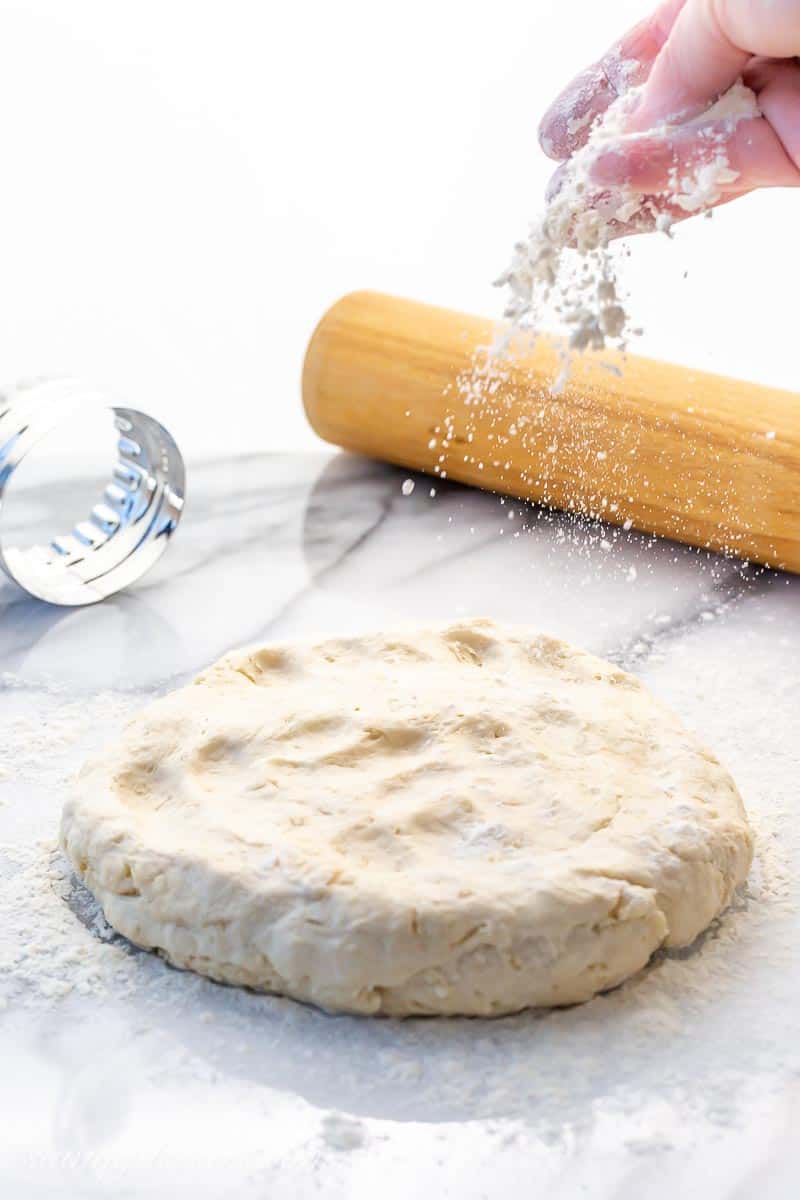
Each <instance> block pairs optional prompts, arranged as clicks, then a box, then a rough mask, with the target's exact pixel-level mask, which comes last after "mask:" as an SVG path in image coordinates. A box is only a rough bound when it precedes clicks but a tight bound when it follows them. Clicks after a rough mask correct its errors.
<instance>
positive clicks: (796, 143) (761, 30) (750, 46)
mask: <svg viewBox="0 0 800 1200" xmlns="http://www.w3.org/2000/svg"><path fill="white" fill-rule="evenodd" d="M798 55H800V0H772V2H771V3H767V2H766V0H667V2H666V3H663V4H661V5H660V6H659V7H658V8H657V9H656V10H655V12H654V13H652V14H651V15H650V16H649V17H647V18H645V20H644V21H642V22H640V23H639V24H638V25H637V26H635V27H634V29H632V30H631V31H630V32H629V33H627V34H626V35H625V36H624V37H623V38H622V39H620V41H618V42H616V43H615V44H614V45H613V46H612V48H611V49H610V50H609V51H608V52H607V53H606V54H605V55H604V56H603V58H602V59H600V60H599V62H597V63H596V64H594V65H593V66H592V67H589V68H588V69H587V70H586V71H584V72H582V73H581V74H580V75H579V76H578V77H577V78H576V79H575V80H573V82H572V83H570V84H569V85H568V86H567V88H565V90H564V91H563V92H562V93H561V95H560V96H559V97H558V98H557V100H556V101H555V102H554V103H553V104H552V106H551V107H550V109H549V110H548V112H547V113H546V114H545V116H544V118H543V120H542V123H541V126H540V130H539V137H540V142H541V145H542V148H543V149H544V150H545V152H546V153H547V154H548V155H549V156H550V157H551V158H554V159H556V160H559V161H562V162H563V161H565V160H567V159H569V158H570V157H571V156H572V155H573V154H574V153H575V151H576V150H578V149H580V148H581V147H582V146H583V145H585V143H586V141H587V139H588V137H589V134H590V131H591V129H592V127H593V126H594V125H595V123H596V121H597V119H598V118H599V117H600V116H601V115H602V114H603V113H604V112H605V111H606V109H607V108H609V106H610V105H611V104H612V103H613V102H614V101H615V100H616V99H617V98H618V97H619V96H621V95H624V94H626V93H629V92H631V90H632V89H637V93H636V94H635V96H634V97H633V98H632V102H631V106H630V108H629V110H628V113H627V115H626V127H625V131H624V133H623V135H622V136H620V138H619V139H618V140H617V141H616V142H615V143H613V144H611V145H609V144H608V143H607V142H606V143H604V145H603V147H602V149H601V151H600V152H599V153H598V155H597V157H596V159H595V161H594V163H593V165H592V170H591V176H592V179H593V181H594V183H596V185H597V188H598V194H602V193H607V192H608V191H609V190H613V189H615V188H618V187H626V188H628V189H631V190H634V191H637V192H641V193H642V194H643V195H646V196H648V197H650V199H651V203H650V205H649V206H648V207H649V210H650V211H651V212H653V213H654V212H656V211H666V212H668V213H669V215H670V216H671V217H672V218H678V219H680V218H681V217H685V216H687V215H689V214H690V213H691V212H692V211H695V209H694V207H693V206H692V205H689V206H688V208H687V206H686V205H685V204H684V205H682V204H676V203H675V201H674V193H675V185H676V181H680V180H681V179H685V178H687V177H692V178H696V177H697V176H698V174H702V171H703V169H704V167H706V166H707V165H708V164H711V163H713V162H715V161H719V160H720V158H721V157H722V158H724V160H725V162H726V165H727V170H726V171H725V172H717V174H716V176H715V187H714V191H713V193H711V195H710V197H709V199H708V203H707V204H703V205H702V206H703V207H709V206H712V205H715V204H721V203H725V202H727V201H728V200H732V199H735V198H736V197H738V196H741V195H743V194H744V193H746V192H749V191H752V190H753V189H755V188H760V187H796V186H799V185H800V63H798V61H797V57H796V56H798ZM739 79H741V80H742V82H743V84H744V85H745V86H746V87H747V88H748V89H751V91H752V92H753V93H754V95H755V102H756V104H757V111H756V110H755V105H754V106H753V107H754V111H753V112H752V113H748V112H747V111H744V112H739V113H738V115H737V116H736V118H735V119H731V118H730V116H729V115H726V114H725V111H724V106H723V112H722V114H721V115H720V111H719V107H718V106H717V102H718V100H719V98H720V97H721V96H724V95H725V93H726V92H727V91H728V90H729V89H730V88H731V87H733V86H734V85H735V84H736V83H737V80H739ZM742 94H744V93H742ZM712 108H713V111H709V110H712ZM706 114H707V117H706ZM557 182H558V173H557V175H556V185H555V186H557ZM620 232H628V230H627V229H624V228H620Z"/></svg>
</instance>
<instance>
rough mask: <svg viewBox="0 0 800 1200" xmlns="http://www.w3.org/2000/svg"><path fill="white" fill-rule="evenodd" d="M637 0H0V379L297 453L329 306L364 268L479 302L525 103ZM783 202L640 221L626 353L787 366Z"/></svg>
mask: <svg viewBox="0 0 800 1200" xmlns="http://www.w3.org/2000/svg"><path fill="white" fill-rule="evenodd" d="M647 8H648V5H647V4H646V3H642V2H637V0H614V3H613V4H612V3H607V4H605V3H601V2H600V0H554V2H551V0H493V2H492V3H491V4H487V3H485V0H482V2H481V3H473V2H470V0H424V2H423V0H403V3H392V4H389V3H386V2H385V0H289V2H287V3H280V4H278V3H273V2H271V0H253V2H248V0H224V2H223V0H217V2H216V3H205V2H202V0H194V2H191V0H137V2H136V3H120V2H119V0H70V2H69V3H64V0H17V2H10V0H0V212H1V213H2V222H1V223H0V264H1V265H2V282H3V286H2V291H0V378H2V379H3V380H4V381H11V380H13V379H15V378H18V377H21V376H25V375H30V374H39V373H41V372H64V371H66V372H69V373H74V374H77V375H79V376H82V377H85V378H86V379H88V380H91V381H92V382H94V383H96V384H100V385H103V386H107V387H110V388H113V389H114V390H115V391H116V392H117V393H118V394H122V395H123V396H125V397H126V398H127V399H129V400H130V401H132V402H138V403H139V404H140V405H141V406H142V407H144V408H146V409H148V410H149V411H151V412H153V413H154V414H156V415H158V416H160V417H161V419H162V420H164V421H165V423H167V424H168V425H170V426H171V427H172V428H173V430H174V432H175V434H176V435H177V436H178V438H179V440H180V442H181V444H182V445H183V447H184V449H185V450H186V451H187V452H188V454H189V455H190V456H199V455H207V454H211V453H214V452H217V451H229V450H270V449H276V448H302V447H309V446H313V445H314V444H315V439H314V437H313V435H312V434H311V433H310V431H309V430H308V428H307V426H306V425H305V421H304V418H303V414H302V409H301V406H300V400H299V389H298V378H299V372H300V366H301V361H302V353H303V349H304V346H305V343H306V341H307V338H308V336H309V334H310V332H311V330H312V328H313V326H314V324H315V322H316V320H317V319H318V318H319V316H320V315H321V313H322V312H323V310H324V309H325V307H326V306H327V305H328V304H329V303H331V302H332V301H333V300H335V299H336V298H337V297H338V296H339V295H340V294H342V293H344V292H346V291H348V290H350V289H353V288H358V287H374V288H379V289H383V290H386V291H392V292H396V293H399V294H406V295H409V296H413V297H417V298H419V299H425V300H430V301H433V302H438V303H443V304H449V305H452V306H453V307H460V308H463V309H466V310H474V311H478V312H483V313H485V314H487V315H499V311H500V307H501V298H500V296H499V294H498V293H496V292H494V291H493V290H492V288H491V286H490V284H491V280H492V279H493V278H494V277H495V276H496V275H497V274H498V273H499V271H500V269H501V268H502V267H503V266H504V265H505V262H506V259H507V257H508V253H509V250H510V246H511V244H512V243H513V241H514V240H515V239H516V238H517V237H518V236H519V235H520V234H522V233H523V232H524V231H525V228H526V226H527V223H528V220H529V219H530V218H531V217H532V216H533V215H534V213H535V211H536V210H537V208H538V206H539V204H540V196H541V193H542V190H543V188H544V185H545V182H546V179H547V177H548V174H549V171H550V165H549V164H548V162H547V160H546V159H545V158H544V156H543V155H542V154H541V152H540V151H539V149H538V146H537V143H536V136H535V131H536V125H537V122H538V118H539V116H540V114H541V112H542V111H543V109H544V108H545V106H546V105H547V103H548V102H549V100H550V99H551V98H552V97H553V95H554V93H555V92H556V91H557V90H558V89H559V88H560V86H561V85H562V84H563V83H564V82H566V80H567V79H568V78H569V77H570V75H571V74H572V73H574V72H575V71H576V70H577V69H578V68H580V67H581V66H582V65H584V64H585V63H586V62H587V61H588V60H590V59H592V58H594V57H596V55H597V54H598V53H599V52H600V51H602V49H603V48H604V47H605V46H606V45H607V44H608V43H609V42H610V41H611V40H613V38H614V37H615V36H616V35H617V34H618V33H619V32H620V31H621V29H622V28H623V27H624V26H625V25H626V24H628V23H630V22H631V21H633V20H634V19H636V18H638V17H639V16H640V15H642V14H643V13H644V12H645V11H646V10H647ZM799 199H800V198H798V197H797V196H796V195H794V194H792V193H788V192H787V193H776V192H772V193H765V194H762V195H760V196H756V197H751V198H748V199H746V200H744V201H742V202H739V203H737V204H734V205H732V206H730V207H729V208H728V209H726V210H723V211H722V212H720V213H719V214H718V215H717V216H716V217H715V219H714V220H713V221H711V222H708V221H702V220H700V221H694V222H692V223H691V224H690V225H688V226H684V227H683V228H682V229H681V230H680V232H679V234H678V238H677V241H676V243H675V244H670V243H669V242H668V241H667V239H665V238H663V237H658V236H654V237H648V238H645V239H640V240H639V241H638V242H637V243H636V244H635V245H634V246H633V251H632V259H631V263H630V270H629V283H630V287H631V289H632V291H633V308H634V312H635V313H636V315H637V317H638V318H639V320H640V321H641V323H642V324H643V325H644V326H645V330H646V334H645V337H644V338H643V339H642V341H641V343H640V347H641V349H642V350H643V351H645V352H648V353H654V354H658V355H662V356H665V357H670V358H674V359H678V360H682V361H685V362H688V363H692V364H695V365H699V366H706V367H710V368H711V369H716V370H720V371H723V372H727V373H738V374H742V375H745V376H749V377H751V378H758V379H763V380H765V381H772V382H775V383H778V384H782V385H784V386H790V387H791V386H793V385H795V384H796V382H797V374H798V372H797V369H796V366H795V363H796V353H795V346H794V339H795V337H796V324H797V320H796V307H797V304H796V296H797V282H796V280H797V269H796V246H797V239H796V228H797V214H798V207H797V206H798V200H799ZM687 268H688V270H689V275H688V278H687V279H686V280H684V279H683V273H684V271H685V270H686V269H687ZM793 280H794V282H792V281H793ZM792 295H794V297H795V300H794V301H793V302H790V301H789V298H790V297H791V296H792Z"/></svg>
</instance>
